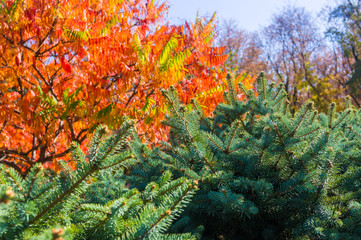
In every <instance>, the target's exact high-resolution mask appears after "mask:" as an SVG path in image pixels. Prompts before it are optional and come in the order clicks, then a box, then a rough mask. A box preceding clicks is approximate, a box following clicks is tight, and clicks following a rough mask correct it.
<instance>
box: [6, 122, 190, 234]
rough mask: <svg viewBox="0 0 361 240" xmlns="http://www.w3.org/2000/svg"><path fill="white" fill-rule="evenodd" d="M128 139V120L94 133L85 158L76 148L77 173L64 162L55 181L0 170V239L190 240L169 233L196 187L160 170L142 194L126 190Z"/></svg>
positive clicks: (35, 171)
mask: <svg viewBox="0 0 361 240" xmlns="http://www.w3.org/2000/svg"><path fill="white" fill-rule="evenodd" d="M131 132H132V126H131V123H130V122H129V121H125V122H124V124H123V125H122V127H121V128H120V129H119V130H118V131H117V132H116V133H115V134H112V135H108V134H106V129H105V127H99V128H98V129H97V130H96V131H95V134H94V137H93V139H92V141H91V144H90V147H89V151H88V153H87V154H85V153H84V152H83V151H82V150H81V149H80V147H79V146H78V145H77V144H74V150H73V152H72V157H73V160H74V161H76V163H77V165H76V169H75V170H72V169H70V168H69V167H68V165H67V164H66V163H63V164H62V170H61V171H60V173H59V174H57V175H56V174H54V173H53V172H52V171H50V170H46V169H42V168H41V166H40V165H36V166H35V167H33V168H32V169H31V171H30V172H29V173H28V174H27V176H26V177H25V178H24V179H23V178H22V177H21V176H20V175H19V174H18V173H17V172H16V171H15V170H13V169H11V168H5V167H2V168H1V169H0V239H57V240H60V239H62V238H64V239H127V240H128V239H194V238H195V237H194V236H192V235H190V234H168V233H167V229H168V227H169V226H170V224H171V223H172V221H174V220H175V219H176V218H177V217H178V216H179V215H180V212H181V211H182V209H183V207H184V206H185V205H186V204H187V203H188V202H189V201H190V197H191V196H192V195H193V193H194V191H195V189H196V188H197V187H196V184H194V183H191V182H189V181H188V180H187V179H186V178H184V177H181V178H178V179H176V180H172V174H171V173H170V172H169V171H165V172H163V173H162V175H161V176H158V178H157V179H155V181H153V182H150V181H147V183H146V184H145V186H146V187H145V190H144V191H143V192H139V191H138V190H137V189H129V187H127V182H126V181H125V178H124V170H125V169H127V168H129V167H130V166H133V165H134V164H135V161H136V160H135V156H134V154H133V153H132V151H131V150H130V149H129V147H128V145H127V142H128V141H129V138H130V136H131ZM52 229H53V230H52Z"/></svg>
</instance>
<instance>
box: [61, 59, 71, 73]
mask: <svg viewBox="0 0 361 240" xmlns="http://www.w3.org/2000/svg"><path fill="white" fill-rule="evenodd" d="M60 63H61V67H62V68H63V69H64V70H65V72H67V73H71V71H72V66H71V65H70V63H69V62H68V61H67V60H66V59H65V58H64V57H60Z"/></svg>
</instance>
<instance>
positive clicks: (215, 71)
mask: <svg viewBox="0 0 361 240" xmlns="http://www.w3.org/2000/svg"><path fill="white" fill-rule="evenodd" d="M166 12H167V6H166V4H165V3H162V2H160V3H156V2H154V1H144V0H132V1H113V0H105V1H101V2H99V1H87V0H86V1H74V0H51V1H46V2H45V1H41V0H30V1H23V0H15V1H2V4H1V5H0V33H1V34H0V119H1V120H0V161H1V162H3V163H5V164H7V165H9V166H12V167H14V168H15V169H17V170H18V171H19V172H21V171H25V173H24V174H26V170H27V169H30V167H31V166H32V165H34V164H35V163H36V162H40V163H50V165H55V167H56V163H57V160H58V159H59V158H64V157H66V156H67V154H68V153H69V151H70V148H69V145H70V142H72V141H75V142H77V143H79V144H81V145H82V146H85V145H84V144H85V143H86V142H87V139H88V137H89V135H90V134H92V132H93V130H94V129H95V127H96V126H97V125H98V124H99V123H105V124H108V125H109V126H110V127H113V128H117V126H119V124H120V123H121V122H122V120H121V116H123V115H127V116H130V117H131V118H134V119H137V129H138V130H139V132H140V133H141V134H145V133H148V136H147V138H144V139H148V140H151V141H153V142H156V140H159V139H162V138H163V137H164V136H165V134H164V131H165V130H164V129H162V128H160V127H159V123H160V121H161V119H162V116H163V114H164V112H165V111H166V109H164V108H163V104H162V99H161V98H159V94H160V92H159V89H160V88H161V87H164V88H168V87H169V86H170V85H175V86H176V87H177V89H178V90H179V91H180V93H181V97H182V100H184V101H187V98H188V99H189V98H190V97H197V96H198V94H199V92H201V91H208V90H212V89H213V88H215V87H216V86H218V85H219V84H220V83H222V80H221V79H222V76H223V74H224V73H223V72H222V70H221V69H220V68H218V67H217V66H219V65H220V64H221V63H223V62H224V61H225V60H226V57H227V56H226V55H224V54H223V50H222V48H213V47H212V43H213V38H214V27H215V26H214V18H215V17H214V16H213V17H212V18H211V19H210V21H208V22H205V21H204V20H202V19H200V18H198V19H197V20H196V22H195V23H193V24H187V23H186V24H185V25H184V26H170V25H169V24H167V23H166V22H165V18H164V16H165V14H166ZM185 77H187V79H186V80H185ZM207 97H208V96H207V95H204V96H202V100H203V101H204V106H208V103H210V104H212V103H213V102H217V101H219V100H220V98H221V94H219V97H218V98H217V97H215V96H211V99H210V100H209V101H207ZM143 137H144V135H143Z"/></svg>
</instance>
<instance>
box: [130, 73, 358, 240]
mask: <svg viewBox="0 0 361 240" xmlns="http://www.w3.org/2000/svg"><path fill="white" fill-rule="evenodd" d="M228 83H229V91H228V92H226V93H225V95H224V103H221V104H219V106H217V108H216V110H215V112H214V115H213V117H205V116H204V114H203V112H202V109H201V106H200V105H199V104H198V103H197V102H196V101H192V103H193V104H192V106H190V105H188V106H185V105H183V104H182V103H181V102H180V101H179V98H178V96H177V92H176V91H175V90H174V88H171V89H169V90H168V91H165V90H164V91H163V95H164V97H165V98H166V99H167V101H168V108H169V111H170V115H168V116H167V117H166V120H165V121H164V124H166V125H167V126H169V127H170V134H169V142H164V143H163V144H162V146H161V147H158V148H155V149H152V150H151V149H149V148H147V147H146V146H145V145H143V144H141V143H140V142H139V141H134V142H133V143H132V145H131V146H132V148H133V151H134V152H135V154H136V157H137V159H138V164H137V167H136V168H134V169H133V171H132V174H131V176H130V177H129V178H130V179H131V182H132V184H133V186H136V187H139V188H144V179H152V178H156V177H157V175H159V174H160V173H161V172H163V171H172V173H173V174H174V175H175V176H176V177H188V178H191V179H193V181H195V182H197V183H199V187H200V190H199V191H198V192H197V194H196V195H195V196H194V198H193V199H192V202H191V203H190V204H189V206H188V207H187V209H186V211H185V212H184V214H182V218H181V219H179V220H178V221H177V222H175V223H174V224H173V225H172V227H171V230H172V231H174V232H182V231H190V230H191V229H192V228H195V227H197V226H199V225H202V226H204V227H205V230H204V234H203V239H217V238H220V239H317V238H319V237H321V235H319V233H320V228H319V226H317V224H313V225H312V224H310V222H313V220H315V219H318V220H317V221H318V222H321V221H328V223H329V222H332V221H333V219H335V218H334V214H335V212H337V211H336V208H333V207H331V205H332V204H333V203H334V202H335V201H336V202H337V201H338V202H339V203H340V204H341V205H343V207H344V208H347V209H348V211H349V213H346V212H345V214H346V215H345V221H346V220H347V219H348V218H352V219H353V220H352V221H356V222H354V223H353V224H354V225H358V226H359V217H358V218H354V217H353V215H355V214H356V215H357V213H356V208H355V207H352V206H356V205H355V204H356V203H352V204H353V205H352V204H351V202H350V201H351V200H354V199H356V198H359V195H358V194H359V188H358V186H359V185H358V184H359V182H360V180H359V178H357V177H358V175H357V174H359V173H360V168H359V167H356V168H355V169H353V170H347V169H349V167H350V164H351V162H352V161H355V160H353V159H360V145H359V143H360V142H361V141H360V142H359V143H357V141H359V140H357V139H358V137H359V136H360V127H359V126H360V121H359V118H360V117H359V116H360V115H359V112H360V111H358V112H356V110H355V109H353V107H352V106H351V105H350V104H349V103H348V105H347V108H346V109H345V110H344V111H342V112H339V113H337V112H336V110H335V108H336V106H335V104H331V105H330V109H329V112H328V113H327V114H323V113H321V114H319V113H318V111H317V110H316V109H315V108H314V106H313V103H312V102H306V103H304V104H303V106H302V108H301V109H300V110H298V111H296V112H295V113H293V112H291V111H290V109H289V102H288V99H287V94H286V91H285V89H284V85H283V84H279V85H277V86H276V85H275V84H274V83H270V84H268V82H267V80H266V79H265V77H264V74H263V73H262V74H260V76H259V78H258V80H257V89H256V92H255V91H253V90H248V89H245V87H244V86H243V85H242V84H240V89H242V90H243V94H244V96H245V98H246V100H245V101H239V100H238V99H237V95H238V94H239V93H238V92H236V90H235V87H234V86H233V85H232V84H233V80H232V79H231V77H229V78H228ZM350 124H351V125H350ZM345 139H348V140H347V141H346V142H345ZM345 159H347V160H345ZM347 162H348V163H347ZM351 165H352V164H351ZM354 166H356V165H354ZM357 166H358V165H357ZM351 169H352V167H351ZM343 171H352V174H351V173H350V172H349V173H347V174H351V175H352V177H350V176H348V177H346V179H348V180H347V181H350V183H349V184H345V182H344V181H345V179H339V178H340V177H341V175H340V174H346V173H345V172H343ZM331 178H334V179H332V180H331ZM338 181H340V183H336V182H338ZM351 182H355V183H357V184H356V185H355V186H353V185H352V184H351ZM340 184H341V185H343V186H344V187H341V186H340ZM332 186H334V189H333V187H332ZM346 186H348V188H347V187H346ZM345 187H346V188H345ZM341 191H343V193H341ZM350 191H351V192H352V197H351V196H348V198H347V199H346V201H345V202H344V203H341V202H342V200H340V199H339V198H344V197H340V194H344V195H347V194H348V193H350ZM333 196H334V197H333ZM334 198H335V199H334ZM349 203H350V204H351V205H349ZM330 208H331V209H330ZM325 209H330V210H329V211H325ZM337 209H338V208H337ZM337 219H338V220H339V221H342V220H341V219H340V218H337ZM347 221H348V220H347ZM351 224H352V223H351ZM321 225H322V224H321ZM324 226H326V225H324ZM329 227H330V228H331V229H332V231H337V229H335V228H334V225H332V224H329ZM330 231H331V230H330ZM358 236H360V235H358ZM319 239H322V238H319Z"/></svg>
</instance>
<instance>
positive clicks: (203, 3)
mask: <svg viewBox="0 0 361 240" xmlns="http://www.w3.org/2000/svg"><path fill="white" fill-rule="evenodd" d="M332 2H334V0H168V3H169V7H170V8H169V13H168V19H169V21H170V22H171V23H173V24H181V23H184V20H187V21H194V19H195V18H196V16H197V11H199V14H200V16H205V15H206V16H207V15H212V14H213V12H215V11H216V12H217V16H218V17H219V18H221V19H234V20H236V21H237V23H238V25H239V27H240V28H241V29H244V30H246V31H249V32H253V31H257V30H260V29H261V28H262V27H265V26H267V25H268V24H269V22H270V19H271V16H272V15H273V14H274V13H277V11H279V10H281V9H282V7H284V6H287V5H288V4H290V5H295V6H300V7H305V9H306V10H307V11H310V12H312V13H313V14H314V16H316V15H317V14H319V13H320V12H322V9H323V8H324V7H325V6H326V5H327V4H330V3H332Z"/></svg>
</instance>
